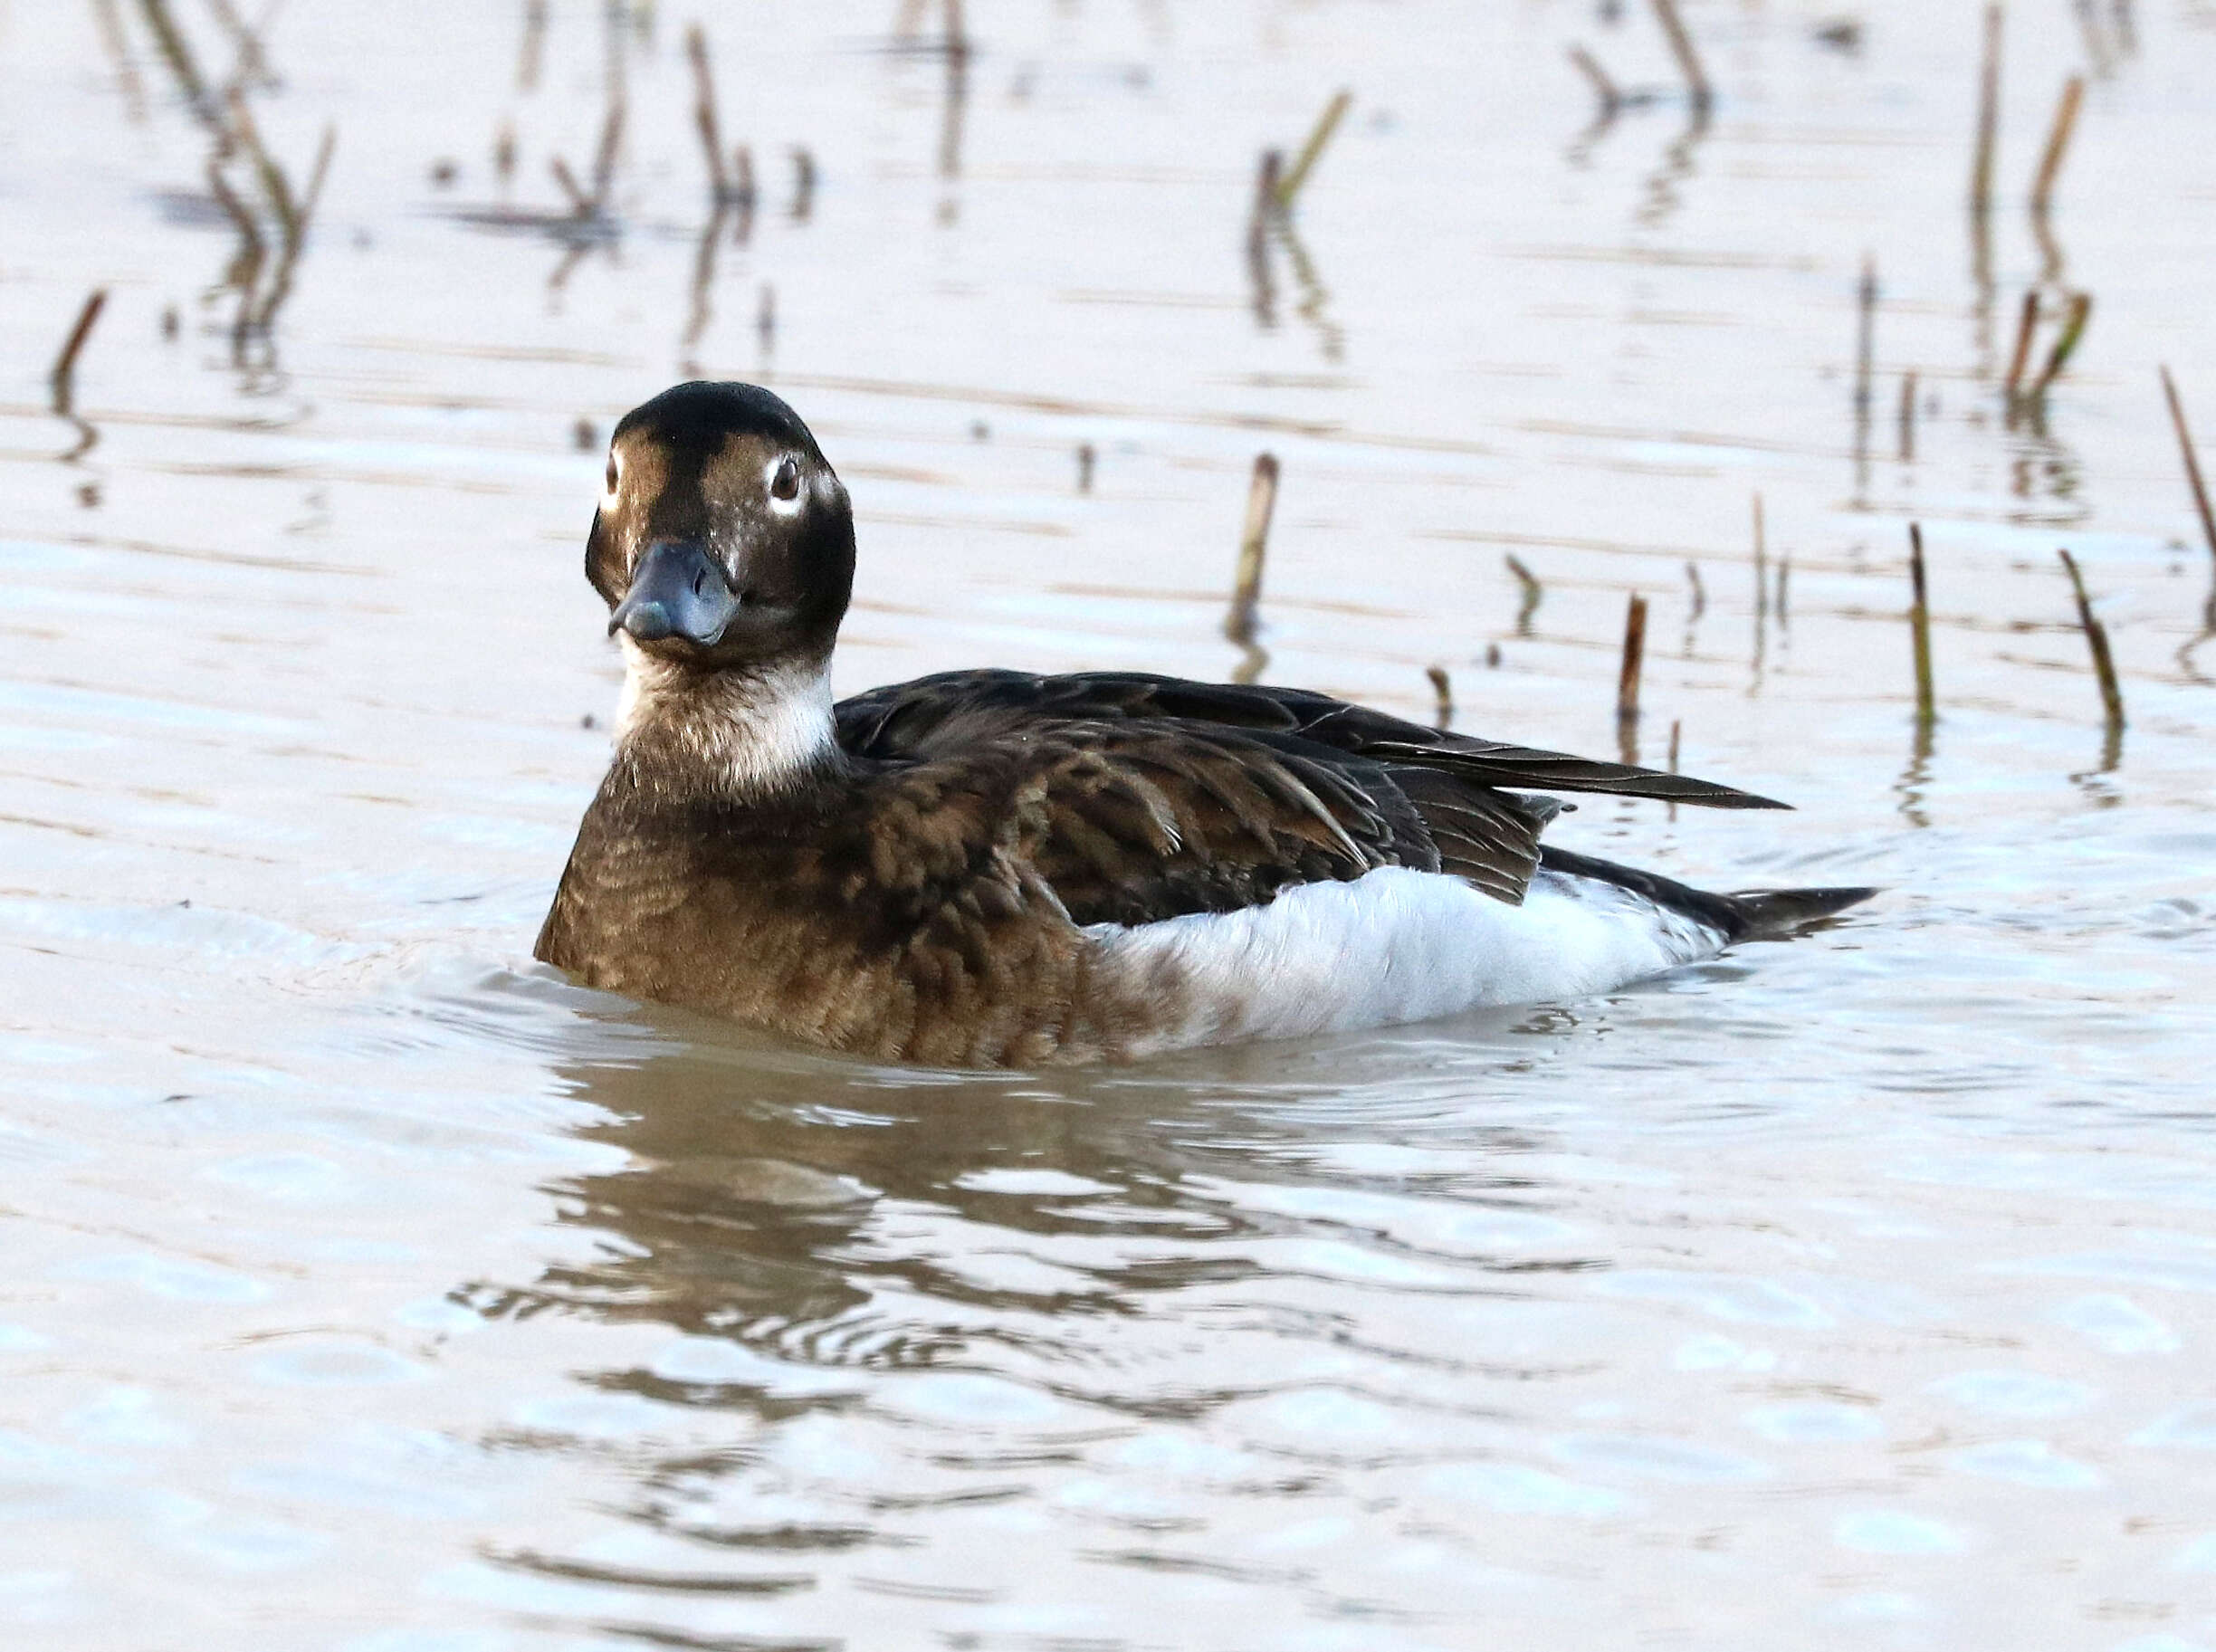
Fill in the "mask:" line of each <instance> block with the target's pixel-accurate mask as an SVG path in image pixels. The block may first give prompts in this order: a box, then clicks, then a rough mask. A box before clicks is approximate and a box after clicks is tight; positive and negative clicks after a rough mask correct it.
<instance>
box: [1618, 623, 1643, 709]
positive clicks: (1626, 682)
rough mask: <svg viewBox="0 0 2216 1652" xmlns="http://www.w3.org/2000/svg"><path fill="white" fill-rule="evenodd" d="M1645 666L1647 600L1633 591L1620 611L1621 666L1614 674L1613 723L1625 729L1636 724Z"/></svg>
mask: <svg viewBox="0 0 2216 1652" xmlns="http://www.w3.org/2000/svg"><path fill="white" fill-rule="evenodd" d="M1646 663H1647V599H1646V598H1645V597H1641V596H1640V595H1638V593H1637V592H1636V591H1635V592H1633V593H1632V595H1631V600H1630V601H1629V603H1628V604H1627V605H1626V606H1625V608H1624V640H1623V663H1622V664H1621V665H1620V666H1619V668H1618V670H1617V673H1616V722H1617V725H1618V727H1619V728H1621V729H1629V728H1630V727H1631V726H1632V725H1634V724H1636V723H1637V722H1638V714H1639V675H1640V673H1641V672H1642V671H1643V670H1644V668H1645V666H1646Z"/></svg>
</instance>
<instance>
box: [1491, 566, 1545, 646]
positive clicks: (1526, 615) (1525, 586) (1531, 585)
mask: <svg viewBox="0 0 2216 1652" xmlns="http://www.w3.org/2000/svg"><path fill="white" fill-rule="evenodd" d="M1502 560H1503V561H1504V562H1506V563H1507V564H1508V571H1509V572H1510V573H1512V574H1514V576H1515V581H1516V586H1517V588H1518V591H1519V592H1520V596H1519V598H1518V601H1517V603H1516V629H1517V630H1519V631H1523V630H1526V629H1528V628H1529V627H1530V625H1531V616H1533V614H1534V613H1536V612H1537V611H1538V607H1539V604H1540V603H1541V601H1542V600H1543V599H1544V597H1546V587H1544V586H1543V585H1541V584H1540V583H1539V576H1538V575H1536V574H1534V573H1533V572H1532V571H1531V569H1530V568H1525V567H1524V566H1523V559H1521V558H1519V557H1516V556H1513V555H1511V556H1507V557H1504V558H1503V559H1502Z"/></svg>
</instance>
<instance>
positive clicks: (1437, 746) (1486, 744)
mask: <svg viewBox="0 0 2216 1652" xmlns="http://www.w3.org/2000/svg"><path fill="white" fill-rule="evenodd" d="M837 718H838V730H839V740H840V743H841V744H842V745H844V746H845V747H846V749H847V750H850V751H854V752H855V753H857V754H859V755H864V756H873V757H884V758H900V757H913V756H918V755H922V754H923V753H924V752H926V751H927V750H931V749H932V748H933V747H934V746H936V747H937V748H938V749H939V750H947V749H948V748H947V747H946V746H945V745H944V744H941V741H943V740H948V739H956V740H959V739H975V738H979V736H981V735H984V734H985V733H986V732H987V731H998V730H1003V729H1016V728H1020V727H1022V726H1025V725H1027V724H1031V723H1034V722H1036V721H1040V720H1043V719H1060V718H1073V719H1083V720H1084V721H1120V720H1130V721H1175V722H1180V723H1191V724H1200V725H1205V726H1212V727H1217V728H1224V729H1238V730H1244V731H1248V732H1250V733H1256V734H1269V735H1276V736H1279V737H1281V738H1286V739H1292V740H1302V741H1305V742H1308V743H1309V744H1312V745H1314V746H1320V747H1323V748H1326V749H1328V750H1333V751H1342V752H1346V753H1350V754H1352V755H1354V756H1358V757H1362V758H1367V759H1372V760H1375V761H1378V762H1382V763H1386V764H1390V765H1392V766H1393V767H1395V768H1399V767H1402V766H1413V767H1417V768H1428V769H1439V770H1443V771H1446V772H1447V773H1451V774H1453V775H1455V776H1456V777H1457V778H1460V779H1462V780H1464V781H1465V782H1466V783H1469V784H1473V785H1475V786H1477V787H1484V788H1491V787H1499V788H1507V789H1510V790H1521V789H1525V788H1529V789H1533V790H1541V791H1571V792H1604V793H1610V794H1613V795H1615V796H1619V797H1658V798H1663V799H1666V800H1667V801H1669V802H1672V803H1687V804H1700V805H1705V806H1706V807H1711V808H1784V807H1788V806H1787V805H1785V804H1782V803H1778V802H1775V801H1773V800H1772V799H1771V798H1768V797H1756V796H1754V795H1753V793H1751V792H1744V791H1740V790H1738V789H1737V788H1734V787H1729V786H1719V785H1717V784H1716V783H1715V782H1714V781H1712V780H1696V779H1694V778H1691V777H1689V776H1686V775H1674V774H1664V773H1661V772H1659V771H1657V770H1656V769H1640V768H1637V767H1634V766H1633V765H1631V764H1628V763H1609V762H1602V761H1600V760H1597V759H1591V758H1581V757H1572V756H1571V755H1569V754H1567V753H1565V752H1560V751H1543V750H1534V749H1533V748H1531V747H1528V746H1514V745H1508V744H1505V743H1504V742H1501V741H1498V740H1477V739H1474V738H1472V737H1470V736H1468V735H1463V734H1448V733H1444V732H1442V731H1439V730H1437V729H1427V728H1425V727H1424V726H1423V725H1422V724H1421V723H1414V722H1409V721H1405V720H1403V719H1401V718H1398V717H1389V716H1387V715H1386V714H1385V713H1384V712H1382V711H1371V710H1370V709H1369V708H1367V707H1365V706H1358V705H1350V704H1348V703H1347V702H1345V701H1343V700H1334V699H1332V697H1331V696H1330V695H1329V694H1319V693H1315V692H1311V691H1309V690H1306V689H1293V688H1275V687H1268V686H1265V685H1262V684H1256V683H1193V682H1189V681H1186V680H1184V679H1182V678H1178V677H1159V676H1153V675H1150V674H1147V673H1139V672H1084V673H1074V674H1071V675H1067V676H1052V677H1048V676H1035V675H1031V674H1029V673H1023V672H1014V671H968V672H946V673H941V674H939V675H937V676H931V677H919V678H918V679H916V680H915V681H914V682H912V683H896V684H893V685H892V686H890V687H887V688H881V689H874V690H872V691H871V692H868V693H866V694H860V695H857V696H855V698H854V699H852V700H849V701H846V702H844V703H843V704H841V705H840V706H839V707H838V711H837Z"/></svg>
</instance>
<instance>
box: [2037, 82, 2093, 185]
mask: <svg viewBox="0 0 2216 1652" xmlns="http://www.w3.org/2000/svg"><path fill="white" fill-rule="evenodd" d="M2084 101H2085V78H2084V77H2083V76H2082V75H2075V74H2073V75H2072V76H2070V78H2069V79H2068V81H2066V82H2065V83H2064V85H2063V87H2062V97H2061V100H2060V101H2059V102H2058V103H2057V104H2056V105H2055V118H2054V125H2053V126H2052V127H2050V128H2049V129H2048V133H2047V148H2046V149H2045V150H2044V151H2043V152H2042V153H2041V154H2040V156H2039V173H2038V176H2037V177H2034V178H2033V179H2032V183H2031V215H2032V216H2033V217H2034V218H2039V219H2044V218H2045V217H2046V216H2047V215H2048V213H2049V210H2050V209H2051V208H2052V207H2053V205H2054V186H2055V180H2056V179H2057V178H2058V177H2061V176H2062V160H2063V158H2064V157H2065V156H2067V155H2068V153H2069V141H2070V134H2071V133H2072V132H2074V131H2076V130H2077V110H2078V106H2079V105H2080V104H2082V103H2083V102H2084Z"/></svg>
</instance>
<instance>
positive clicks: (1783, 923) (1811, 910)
mask: <svg viewBox="0 0 2216 1652" xmlns="http://www.w3.org/2000/svg"><path fill="white" fill-rule="evenodd" d="M1539 864H1541V865H1542V866H1544V867H1546V868H1548V869H1549V870H1550V871H1554V872H1566V873H1568V874H1571V876H1572V877H1581V878H1598V879H1600V881H1601V882H1602V883H1613V884H1615V885H1616V887H1617V888H1619V889H1628V890H1629V891H1630V892H1631V893H1633V894H1639V895H1645V896H1646V897H1647V898H1648V900H1649V901H1652V902H1655V904H1656V905H1657V906H1667V907H1669V908H1671V909H1672V910H1673V911H1676V912H1685V913H1686V914H1687V915H1688V916H1690V917H1693V918H1696V919H1698V920H1699V921H1701V922H1703V923H1705V924H1707V925H1708V926H1709V927H1710V928H1711V929H1718V930H1722V931H1724V939H1726V940H1727V941H1768V940H1782V939H1784V938H1785V937H1787V936H1790V935H1794V934H1798V933H1799V932H1800V931H1801V930H1802V929H1804V928H1805V927H1807V926H1808V925H1809V924H1811V923H1815V922H1817V921H1820V920H1822V919H1825V918H1829V917H1830V916H1831V915H1832V914H1833V913H1834V912H1844V911H1845V910H1846V909H1847V908H1848V907H1849V906H1852V905H1854V904H1856V903H1857V902H1861V901H1867V900H1868V899H1869V898H1870V897H1871V896H1872V895H1874V894H1876V893H1878V892H1877V890H1875V889H1749V890H1744V891H1742V892H1741V893H1737V894H1729V895H1719V894H1711V893H1709V892H1708V891H1706V890H1705V889H1695V888H1694V887H1692V885H1690V884H1688V883H1678V882H1676V880H1675V879H1672V878H1666V877H1663V876H1661V875H1660V874H1657V873H1652V872H1641V871H1640V870H1639V869H1638V867H1636V866H1619V865H1618V864H1616V863H1615V862H1614V861H1604V860H1600V859H1599V858H1597V857H1595V856H1593V855H1580V854H1578V853H1577V851H1576V850H1574V849H1559V848H1556V847H1555V846H1554V845H1552V844H1543V845H1540V849H1539Z"/></svg>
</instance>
